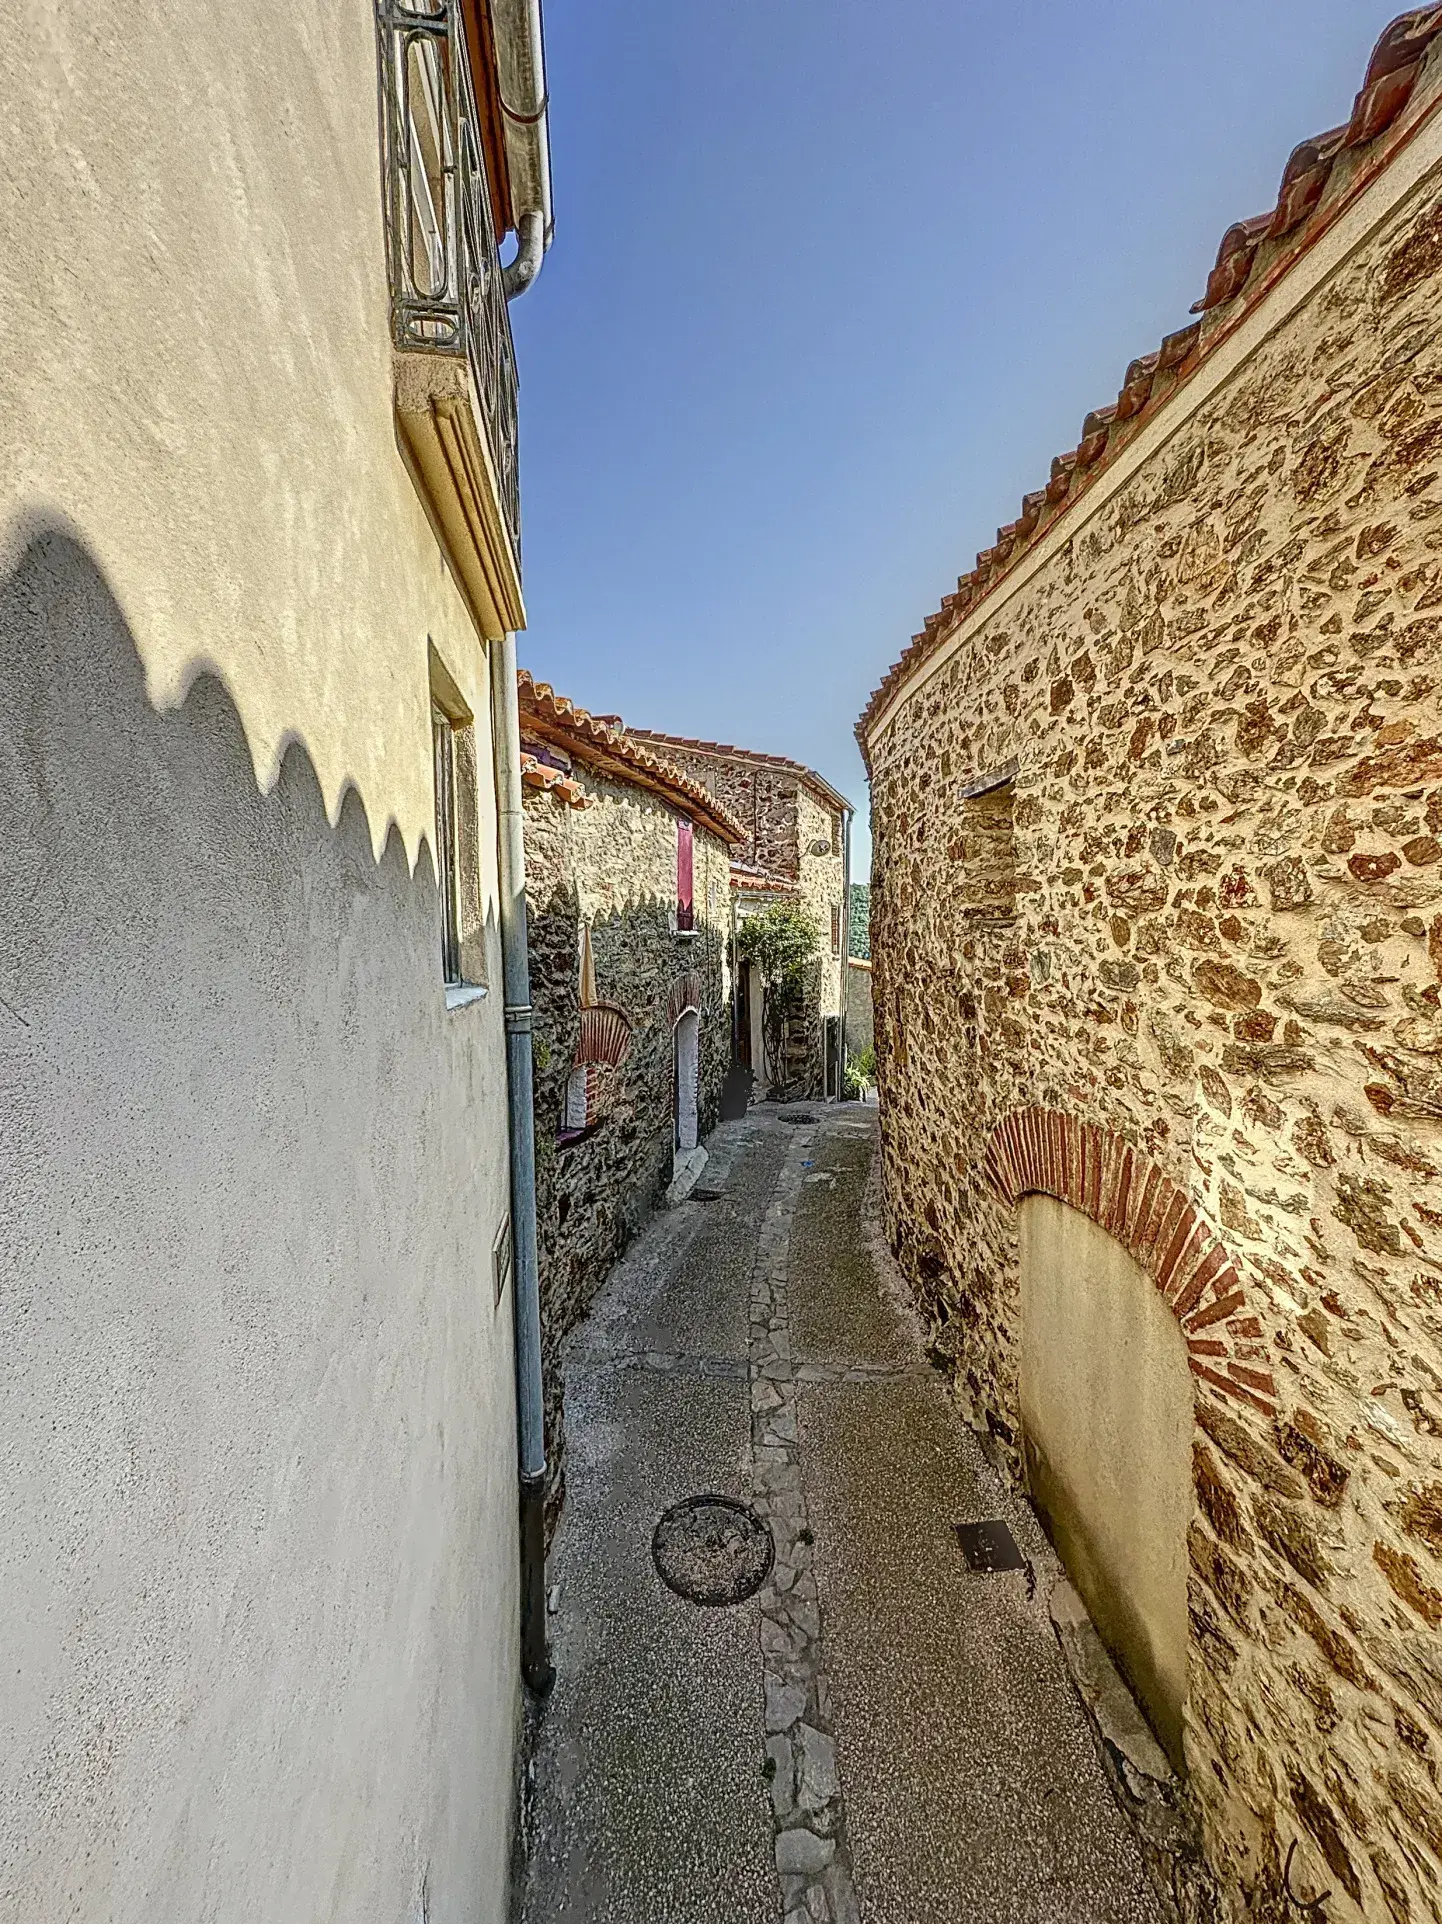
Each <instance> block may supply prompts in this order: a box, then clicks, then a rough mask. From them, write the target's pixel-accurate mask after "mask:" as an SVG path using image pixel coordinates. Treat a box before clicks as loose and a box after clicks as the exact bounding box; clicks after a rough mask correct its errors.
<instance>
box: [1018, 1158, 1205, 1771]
mask: <svg viewBox="0 0 1442 1924" xmlns="http://www.w3.org/2000/svg"><path fill="white" fill-rule="evenodd" d="M1017 1215H1018V1224H1017V1227H1018V1234H1019V1240H1020V1245H1021V1319H1022V1343H1021V1415H1022V1428H1023V1448H1024V1453H1025V1459H1026V1474H1027V1483H1028V1487H1029V1489H1030V1492H1031V1496H1032V1500H1033V1502H1034V1503H1035V1505H1036V1508H1037V1510H1038V1512H1039V1513H1040V1515H1041V1519H1042V1522H1043V1524H1044V1525H1045V1527H1046V1530H1047V1534H1048V1535H1049V1536H1050V1537H1051V1539H1052V1542H1053V1543H1054V1544H1055V1546H1056V1549H1057V1553H1058V1555H1059V1556H1060V1557H1061V1560H1062V1562H1063V1564H1065V1566H1066V1571H1067V1575H1068V1576H1069V1577H1070V1578H1071V1580H1072V1582H1073V1583H1074V1584H1075V1585H1076V1588H1077V1590H1078V1591H1079V1592H1080V1594H1081V1597H1082V1600H1083V1602H1084V1603H1085V1604H1086V1606H1087V1609H1088V1610H1089V1611H1090V1613H1091V1617H1092V1621H1093V1622H1094V1623H1095V1625H1096V1627H1097V1630H1098V1631H1099V1632H1100V1634H1101V1637H1102V1640H1103V1642H1104V1643H1105V1644H1106V1645H1107V1647H1108V1648H1109V1649H1110V1651H1111V1653H1112V1655H1113V1656H1114V1657H1115V1658H1116V1660H1117V1662H1118V1664H1119V1665H1120V1667H1121V1669H1122V1670H1123V1671H1124V1672H1125V1674H1126V1677H1127V1681H1128V1682H1129V1683H1130V1684H1131V1686H1132V1689H1133V1691H1134V1692H1135V1694H1136V1696H1137V1698H1138V1700H1139V1702H1140V1703H1141V1706H1142V1708H1143V1709H1144V1710H1145V1711H1146V1713H1147V1716H1148V1718H1149V1720H1150V1722H1151V1724H1152V1728H1153V1729H1154V1730H1155V1731H1156V1734H1157V1736H1158V1738H1159V1739H1160V1740H1161V1742H1162V1744H1163V1745H1164V1747H1165V1748H1166V1750H1167V1752H1168V1754H1169V1755H1170V1757H1171V1759H1172V1761H1173V1763H1174V1764H1175V1765H1176V1766H1177V1767H1178V1768H1179V1769H1180V1768H1182V1767H1183V1763H1184V1759H1183V1755H1182V1715H1183V1709H1184V1707H1185V1704H1186V1698H1187V1636H1188V1632H1187V1526H1188V1524H1189V1523H1190V1521H1191V1514H1192V1464H1191V1448H1192V1430H1193V1423H1194V1416H1193V1407H1192V1380H1191V1373H1190V1371H1189V1369H1188V1366H1187V1347H1186V1339H1185V1337H1184V1336H1183V1334H1182V1329H1181V1325H1180V1324H1179V1323H1178V1322H1177V1319H1176V1317H1175V1316H1174V1315H1173V1314H1172V1311H1171V1309H1170V1308H1169V1307H1168V1305H1167V1302H1166V1300H1165V1298H1164V1297H1163V1296H1162V1294H1161V1292H1160V1291H1159V1290H1158V1289H1157V1287H1156V1285H1155V1283H1154V1282H1153V1281H1152V1279H1151V1277H1150V1276H1148V1275H1147V1273H1146V1271H1145V1270H1144V1269H1142V1268H1141V1266H1140V1265H1139V1264H1138V1263H1137V1262H1136V1261H1135V1259H1134V1258H1133V1257H1132V1256H1131V1255H1130V1253H1129V1252H1128V1251H1127V1250H1125V1249H1124V1248H1123V1247H1122V1245H1121V1244H1120V1243H1119V1242H1117V1241H1116V1240H1115V1239H1114V1238H1113V1237H1111V1236H1109V1235H1108V1234H1107V1232H1106V1231H1105V1230H1104V1229H1102V1228H1101V1227H1100V1226H1099V1225H1098V1224H1097V1223H1095V1222H1093V1221H1092V1219H1091V1218H1090V1217H1089V1216H1084V1215H1083V1214H1082V1213H1081V1211H1080V1210H1077V1209H1073V1208H1072V1207H1071V1206H1070V1205H1069V1204H1067V1203H1064V1202H1060V1201H1058V1199H1057V1198H1056V1197H1054V1196H1045V1195H1026V1196H1023V1197H1022V1199H1021V1202H1020V1205H1019V1207H1018V1212H1017Z"/></svg>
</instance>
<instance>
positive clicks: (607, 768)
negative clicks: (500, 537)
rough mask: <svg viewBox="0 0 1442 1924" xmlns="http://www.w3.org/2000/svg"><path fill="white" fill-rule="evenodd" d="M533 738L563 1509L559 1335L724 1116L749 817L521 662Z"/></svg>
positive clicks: (528, 746)
mask: <svg viewBox="0 0 1442 1924" xmlns="http://www.w3.org/2000/svg"><path fill="white" fill-rule="evenodd" d="M520 737H521V750H522V770H523V773H522V780H523V782H524V785H525V841H526V888H527V898H528V907H529V916H528V921H529V928H530V956H531V997H532V1004H533V1008H534V1020H535V1059H536V1099H535V1115H536V1203H537V1214H538V1222H539V1233H540V1251H541V1312H542V1326H543V1330H544V1335H545V1356H546V1394H547V1414H548V1431H549V1446H550V1447H549V1450H548V1461H549V1463H550V1465H551V1492H552V1502H551V1511H552V1514H553V1515H554V1512H555V1510H556V1508H557V1507H558V1505H559V1502H560V1498H561V1489H562V1456H561V1446H562V1443H563V1440H564V1438H563V1423H562V1418H561V1410H562V1401H563V1396H564V1386H563V1381H562V1371H561V1353H560V1352H561V1345H562V1343H563V1342H564V1341H565V1338H566V1337H567V1336H568V1335H569V1334H570V1332H571V1330H572V1329H574V1328H575V1326H576V1324H577V1323H578V1322H579V1321H580V1320H581V1318H582V1317H583V1316H584V1315H585V1313H586V1311H587V1309H588V1308H589V1307H590V1304H591V1300H592V1298H593V1297H594V1295H595V1293H596V1291H597V1289H598V1288H599V1287H600V1285H601V1283H602V1282H603V1281H604V1280H605V1277H606V1274H607V1272H608V1270H609V1269H610V1268H611V1266H612V1264H613V1263H614V1262H615V1261H616V1259H617V1258H618V1257H619V1256H620V1254H621V1252H622V1251H623V1250H624V1248H625V1247H626V1244H627V1243H628V1242H629V1241H630V1239H631V1237H632V1236H633V1235H634V1234H635V1232H636V1230H637V1229H638V1228H639V1226H640V1225H641V1223H642V1222H644V1220H645V1218H646V1216H647V1215H648V1214H649V1212H650V1211H651V1210H652V1209H653V1208H654V1207H655V1206H656V1205H657V1204H658V1203H659V1202H660V1201H661V1200H662V1198H663V1197H664V1196H666V1195H667V1194H669V1195H670V1196H671V1198H672V1199H673V1200H680V1199H681V1198H682V1197H683V1196H684V1195H685V1194H687V1193H689V1190H690V1189H691V1188H692V1187H693V1186H694V1184H695V1181H696V1178H697V1176H698V1175H699V1174H700V1172H701V1169H702V1167H703V1165H704V1163H705V1160H706V1151H705V1149H704V1148H703V1147H702V1146H701V1138H702V1137H703V1136H704V1135H706V1134H707V1133H708V1132H709V1131H710V1129H711V1128H712V1127H713V1126H714V1124H715V1122H716V1120H717V1117H718V1113H719V1108H720V1100H721V1086H722V1082H723V1080H724V1078H725V1075H726V1072H727V1070H728V1069H729V1067H730V1065H731V1060H732V1035H731V997H730V979H729V966H728V952H729V938H730V867H731V858H730V850H731V847H732V846H733V845H734V844H737V843H739V842H740V841H741V840H742V837H743V830H742V828H741V826H740V825H739V824H738V823H737V822H736V821H735V820H733V818H732V817H731V815H730V814H729V813H728V812H727V810H726V809H724V808H723V807H722V806H721V804H720V803H719V802H718V801H717V800H716V798H715V797H714V796H713V795H711V794H710V793H709V792H708V791H707V790H706V789H705V788H704V787H702V785H701V784H700V783H699V782H697V781H695V780H694V779H693V778H692V777H691V776H689V775H687V774H685V773H683V771H682V770H681V769H680V768H678V767H677V766H676V765H675V764H674V763H672V762H671V761H670V760H669V759H668V758H666V757H664V756H662V755H660V754H658V753H657V751H656V750H655V749H654V748H652V747H650V746H648V745H647V743H646V742H645V741H643V740H640V739H638V738H637V737H635V736H633V735H632V734H631V733H630V732H629V731H628V730H626V729H625V728H624V727H623V726H621V724H620V722H619V720H618V718H617V717H615V716H607V717H606V718H605V719H604V720H600V719H598V718H597V717H595V716H593V715H590V714H588V713H587V712H586V710H585V709H584V708H578V707H577V706H576V705H575V704H574V703H573V702H570V701H568V700H566V698H565V697H564V696H562V695H558V694H557V693H556V692H555V690H554V689H552V688H551V687H550V686H548V684H547V683H545V682H537V681H534V680H533V679H532V678H531V676H530V675H529V674H527V673H526V672H525V671H524V670H523V671H522V672H521V675H520Z"/></svg>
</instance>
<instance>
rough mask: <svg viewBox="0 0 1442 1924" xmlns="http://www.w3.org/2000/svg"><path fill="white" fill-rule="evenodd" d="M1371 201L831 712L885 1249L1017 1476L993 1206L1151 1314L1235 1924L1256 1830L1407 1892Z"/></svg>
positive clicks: (1437, 948) (1379, 417)
mask: <svg viewBox="0 0 1442 1924" xmlns="http://www.w3.org/2000/svg"><path fill="white" fill-rule="evenodd" d="M1430 137H1431V136H1429V138H1430ZM1389 191H1390V190H1389V188H1388V185H1387V180H1386V178H1385V177H1384V178H1383V179H1382V180H1381V181H1380V182H1378V183H1375V184H1374V185H1373V186H1372V187H1371V188H1369V190H1368V195H1369V199H1368V200H1364V201H1363V202H1362V203H1360V211H1359V212H1358V213H1357V214H1356V216H1355V218H1353V217H1349V219H1352V227H1351V229H1350V230H1348V235H1350V236H1351V237H1350V238H1349V237H1348V235H1344V236H1343V238H1342V239H1336V240H1334V241H1333V242H1329V243H1328V245H1329V246H1330V248H1331V252H1330V255H1329V257H1328V262H1327V265H1326V271H1325V272H1323V271H1321V269H1317V270H1315V271H1312V270H1309V272H1310V273H1311V278H1310V280H1309V282H1308V288H1307V289H1306V290H1305V291H1304V292H1303V293H1302V294H1301V295H1298V294H1296V293H1292V294H1289V293H1288V282H1287V281H1286V280H1283V281H1282V282H1281V283H1280V284H1279V287H1278V288H1277V289H1274V290H1273V292H1272V293H1270V294H1269V295H1268V296H1267V297H1266V303H1265V304H1264V306H1263V308H1262V309H1261V310H1260V312H1259V313H1258V314H1257V315H1255V316H1254V317H1253V321H1252V322H1249V323H1248V331H1247V333H1246V334H1245V335H1244V336H1243V337H1239V341H1238V343H1237V344H1236V345H1235V346H1234V347H1233V348H1232V349H1231V350H1230V352H1229V356H1228V357H1223V358H1224V361H1225V364H1224V365H1220V364H1219V365H1218V366H1216V367H1214V368H1210V369H1209V368H1208V365H1207V363H1205V362H1204V363H1203V364H1202V370H1201V373H1200V374H1199V376H1198V377H1196V378H1194V379H1193V380H1192V382H1191V383H1190V384H1189V385H1186V386H1183V387H1182V388H1180V389H1179V390H1178V391H1177V392H1176V393H1175V394H1174V395H1173V396H1172V398H1171V400H1170V401H1169V402H1168V403H1167V407H1166V410H1165V411H1164V413H1163V415H1162V416H1161V417H1159V419H1158V421H1157V422H1156V424H1155V427H1154V430H1152V431H1149V438H1148V439H1146V440H1145V441H1142V440H1139V441H1138V442H1137V443H1136V444H1135V447H1136V449H1137V450H1138V452H1137V454H1136V457H1135V459H1133V460H1130V461H1127V460H1124V461H1122V462H1121V463H1119V464H1118V469H1117V472H1116V473H1115V474H1114V475H1112V476H1109V477H1103V478H1102V479H1101V480H1100V481H1099V482H1097V483H1094V484H1093V486H1092V488H1091V489H1090V490H1089V491H1088V492H1087V494H1086V495H1085V496H1084V497H1083V498H1082V499H1081V500H1080V501H1079V502H1078V503H1077V504H1075V506H1074V508H1073V509H1072V510H1071V511H1070V512H1069V513H1068V515H1066V516H1065V517H1064V518H1063V519H1062V520H1061V521H1059V522H1058V524H1057V526H1056V527H1055V528H1054V529H1053V530H1052V531H1050V532H1049V533H1048V534H1047V535H1046V536H1045V537H1044V538H1043V539H1042V541H1041V542H1040V543H1039V544H1038V547H1037V549H1036V550H1035V552H1034V554H1032V555H1031V556H1029V557H1028V559H1027V561H1026V563H1025V564H1023V565H1022V566H1020V567H1018V568H1016V569H1015V570H1013V572H1012V574H1011V575H1010V576H1008V577H1007V578H1006V579H1005V580H1004V581H1003V582H1002V583H1001V584H999V586H998V587H997V588H996V589H995V590H994V591H993V593H992V594H991V596H990V597H989V598H988V599H987V600H986V601H985V602H984V603H983V604H982V605H981V606H980V607H979V608H977V609H976V610H975V611H974V612H973V613H971V614H970V615H969V616H968V617H966V619H965V620H964V621H963V622H962V624H961V625H960V626H959V627H958V629H957V632H956V634H955V636H954V637H953V638H952V640H951V642H949V643H948V644H947V645H946V646H944V647H942V648H940V649H938V650H937V651H936V653H935V654H934V655H932V656H931V657H930V658H929V660H928V661H927V662H925V663H924V664H923V665H922V666H921V667H920V668H919V669H918V670H917V671H916V673H915V674H914V675H913V677H912V679H911V680H910V681H909V682H908V683H907V684H905V685H904V686H903V688H902V690H901V692H900V695H899V697H898V699H897V701H896V702H895V703H893V704H892V706H891V707H890V708H889V709H884V710H882V712H881V713H880V714H879V715H878V717H877V719H876V721H875V722H874V724H873V725H872V728H871V732H870V735H869V737H868V745H869V750H870V758H871V763H872V771H873V823H874V830H875V836H876V857H875V867H874V871H873V895H872V935H873V960H874V968H875V973H874V978H873V986H874V992H875V1010H876V1029H877V1037H876V1040H877V1054H878V1060H879V1071H880V1079H881V1087H882V1099H883V1108H882V1127H883V1158H884V1176H885V1199H886V1200H885V1207H886V1212H887V1220H888V1227H889V1231H890V1234H891V1236H892V1238H893V1242H894V1245H895V1248H896V1250H897V1253H898V1255H899V1257H900V1259H901V1261H902V1263H903V1265H904V1267H905V1269H906V1270H907V1272H908V1274H909V1276H910V1278H911V1281H912V1284H913V1286H914V1288H915V1290H916V1292H917V1296H918V1298H919V1300H920V1302H921V1304H922V1305H923V1307H924V1309H925V1311H926V1312H927V1314H928V1316H929V1318H930V1321H931V1325H932V1330H933V1340H934V1346H935V1354H937V1355H938V1356H939V1357H941V1358H944V1359H945V1360H946V1362H947V1365H948V1367H949V1368H950V1370H951V1371H952V1372H953V1373H954V1377H955V1384H956V1391H957V1395H958V1398H959V1402H960V1404H961V1407H962V1408H963V1410H964V1411H965V1412H966V1414H967V1415H968V1417H969V1418H970V1420H971V1421H972V1422H973V1423H975V1424H976V1425H978V1426H979V1427H980V1428H981V1429H983V1430H984V1431H986V1432H988V1433H989V1434H990V1436H991V1437H992V1439H993V1440H994V1445H993V1446H994V1448H995V1450H996V1451H997V1452H998V1453H1000V1454H1001V1455H1002V1456H1003V1457H1004V1458H1005V1459H1006V1460H1008V1461H1009V1463H1010V1464H1011V1466H1012V1467H1013V1469H1014V1470H1017V1471H1018V1472H1019V1469H1020V1444H1021V1436H1020V1420H1019V1413H1018V1343H1019V1330H1018V1272H1017V1221H1016V1219H1017V1208H1016V1205H1017V1200H1018V1197H1019V1196H1020V1195H1022V1194H1025V1193H1028V1192H1030V1191H1042V1192H1045V1191H1049V1192H1050V1193H1054V1194H1058V1195H1061V1196H1063V1198H1064V1199H1065V1200H1068V1201H1070V1202H1071V1203H1072V1204H1073V1206H1075V1207H1078V1208H1083V1209H1085V1210H1086V1211H1087V1213H1089V1214H1090V1215H1092V1216H1093V1217H1094V1219H1096V1220H1098V1221H1101V1222H1103V1224H1104V1225H1105V1226H1107V1227H1108V1228H1110V1229H1111V1231H1112V1233H1113V1234H1114V1235H1116V1236H1117V1237H1118V1238H1119V1240H1123V1241H1125V1242H1126V1243H1127V1246H1128V1247H1129V1248H1131V1249H1132V1250H1133V1252H1134V1253H1136V1254H1137V1256H1138V1260H1139V1261H1140V1262H1141V1264H1142V1266H1143V1268H1144V1269H1145V1270H1146V1271H1147V1273H1148V1274H1149V1275H1150V1276H1151V1277H1152V1279H1153V1281H1154V1282H1155V1283H1156V1284H1157V1285H1158V1286H1159V1287H1161V1288H1163V1290H1164V1293H1166V1295H1167V1300H1168V1301H1169V1302H1170V1303H1171V1305H1172V1308H1173V1310H1174V1311H1175V1313H1176V1314H1177V1315H1178V1317H1179V1318H1180V1319H1181V1320H1182V1322H1183V1326H1184V1328H1185V1330H1186V1334H1187V1338H1188V1348H1189V1353H1190V1358H1191V1364H1192V1370H1193V1382H1194V1395H1195V1431H1194V1441H1193V1468H1194V1496H1195V1504H1194V1511H1193V1516H1192V1519H1191V1524H1190V1530H1189V1533H1188V1549H1189V1555H1190V1566H1191V1567H1190V1585H1189V1611H1190V1633H1191V1642H1190V1678H1189V1697H1188V1704H1187V1710H1186V1719H1185V1749H1186V1756H1187V1760H1188V1765H1189V1782H1190V1786H1191V1794H1192V1796H1193V1797H1194V1798H1195V1800H1196V1803H1197V1805H1198V1806H1199V1808H1200V1811H1201V1815H1202V1819H1203V1823H1204V1829H1205V1836H1206V1840H1207V1846H1208V1851H1209V1855H1210V1858H1211V1861H1212V1863H1213V1865H1214V1867H1215V1869H1216V1871H1217V1873H1218V1875H1219V1877H1220V1880H1221V1884H1222V1887H1223V1889H1224V1890H1225V1891H1226V1892H1227V1893H1228V1894H1229V1898H1228V1901H1229V1902H1230V1904H1231V1905H1232V1907H1233V1911H1234V1915H1235V1916H1236V1917H1238V1918H1240V1917H1242V1916H1247V1917H1254V1918H1277V1919H1282V1918H1284V1917H1291V1916H1295V1915H1300V1914H1301V1912H1300V1911H1299V1910H1296V1909H1295V1908H1294V1907H1293V1906H1292V1905H1291V1903H1290V1901H1289V1900H1288V1899H1287V1898H1286V1896H1285V1894H1284V1873H1285V1872H1286V1869H1287V1864H1288V1858H1289V1854H1290V1856H1291V1867H1290V1879H1291V1889H1292V1891H1293V1892H1294V1893H1301V1894H1303V1895H1304V1896H1311V1895H1315V1894H1316V1893H1318V1892H1322V1891H1327V1890H1330V1892H1331V1896H1330V1898H1328V1900H1327V1906H1326V1913H1325V1914H1326V1916H1327V1917H1328V1918H1330V1919H1333V1920H1334V1921H1335V1920H1356V1919H1361V1918H1366V1919H1369V1920H1387V1919H1391V1920H1395V1921H1396V1924H1415V1921H1416V1920H1422V1919H1437V1918H1439V1917H1442V1797H1439V1793H1438V1766H1439V1758H1442V1006H1439V1005H1442V989H1439V981H1442V712H1439V709H1442V702H1439V691H1442V325H1439V319H1438V315H1439V292H1442V289H1439V278H1438V277H1439V270H1442V162H1433V163H1432V164H1431V170H1430V171H1427V172H1423V173H1422V175H1421V179H1420V184H1419V185H1418V186H1417V187H1416V189H1415V190H1414V191H1412V192H1411V194H1410V197H1409V198H1407V199H1404V200H1399V199H1398V198H1397V197H1396V195H1395V194H1393V195H1392V198H1391V202H1390V204H1389V202H1388V194H1389ZM1343 240H1345V245H1344V244H1343ZM1013 762H1014V763H1015V772H1014V774H1013V775H1012V776H1011V778H1010V787H1009V789H1008V790H1006V791H1005V794H1004V805H1003V804H998V803H997V802H995V801H993V802H992V803H990V804H987V803H986V801H985V798H984V797H981V796H978V795H977V794H975V793H974V792H973V793H971V794H967V793H966V792H965V791H966V790H968V789H970V790H972V791H974V790H975V789H976V787H977V785H978V783H979V782H981V781H982V780H983V779H984V778H987V777H993V778H997V779H999V780H1000V779H1004V778H1005V777H1006V774H1007V771H1008V769H1009V766H1010V765H1011V764H1012V763H1013ZM994 792H995V793H997V794H1001V793H1002V791H1001V790H1000V789H998V790H996V791H994ZM1008 809H1009V814H1010V820H1009V824H1008V823H1007V822H1006V821H1004V820H1003V819H1002V815H1003V814H1004V813H1005V811H1006V810H1008Z"/></svg>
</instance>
